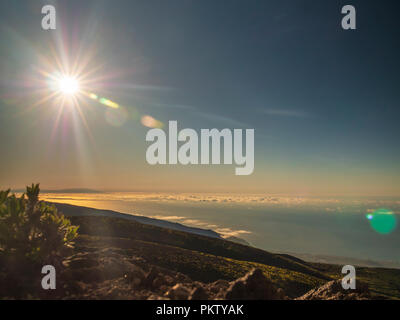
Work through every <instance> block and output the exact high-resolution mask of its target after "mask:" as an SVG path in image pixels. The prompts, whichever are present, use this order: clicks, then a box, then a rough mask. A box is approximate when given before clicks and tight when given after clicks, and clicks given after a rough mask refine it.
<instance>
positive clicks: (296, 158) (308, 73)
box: [0, 0, 400, 195]
mask: <svg viewBox="0 0 400 320" xmlns="http://www.w3.org/2000/svg"><path fill="white" fill-rule="evenodd" d="M53 3H54V4H55V6H56V8H57V14H58V16H57V18H58V28H57V30H56V31H46V32H45V31H43V30H41V28H40V20H41V17H42V16H41V14H40V9H41V5H42V4H40V2H38V1H2V3H1V5H0V16H1V23H0V25H1V29H0V35H1V38H2V39H3V40H2V43H1V45H0V58H1V61H0V70H1V80H0V81H1V82H0V84H1V91H0V94H1V97H2V99H1V101H0V125H1V127H0V134H1V137H2V145H3V146H2V150H6V152H5V155H3V156H2V157H1V159H0V165H1V167H2V168H8V169H7V170H4V171H3V172H2V173H1V174H0V180H1V181H2V182H1V186H2V187H7V186H12V187H20V186H23V185H24V184H28V183H31V182H32V181H37V182H41V183H42V185H44V186H47V187H49V188H61V187H91V188H98V189H119V190H140V189H146V190H149V189H152V190H155V189H162V190H182V189H183V190H186V189H190V190H194V191H196V190H198V191H206V190H213V189H214V188H215V190H218V191H238V192H246V191H248V192H272V193H273V192H278V193H286V192H287V193H319V192H321V193H337V194H343V193H345V194H347V193H354V194H385V195H386V194H390V195H398V193H399V191H400V188H399V183H398V178H399V172H400V171H399V169H400V168H399V163H400V161H399V160H400V154H399V148H398V138H399V136H400V134H399V133H400V132H399V126H398V123H397V122H398V119H399V115H400V112H399V109H398V105H399V98H400V90H399V89H400V88H399V83H400V82H399V81H398V74H399V71H400V61H399V58H398V57H399V49H400V43H399V42H400V40H399V37H398V30H399V24H400V22H399V20H398V19H397V15H398V12H399V11H398V10H399V9H400V8H399V7H400V6H399V5H398V4H397V3H396V2H395V1H380V2H377V1H351V4H353V5H354V6H355V7H356V9H357V30H352V31H344V30H342V28H341V18H342V15H341V13H340V11H341V8H342V6H343V5H345V4H348V3H347V2H344V1H324V2H322V1H320V2H316V1H306V0H301V1H182V0H169V1H153V0H151V1H145V2H144V1H122V0H118V1H113V2H111V1H84V2H82V1H72V0H69V1H57V2H53ZM43 4H47V2H46V3H43ZM60 43H62V44H63V46H61V45H60ZM52 44H56V47H57V54H59V55H60V54H66V55H67V56H68V57H69V58H70V59H71V60H74V59H78V58H77V57H78V53H79V49H81V56H85V52H86V51H90V52H94V54H93V61H91V63H92V64H93V65H98V66H101V69H100V71H99V72H101V73H102V74H103V75H109V76H110V77H109V78H107V79H106V80H104V81H102V82H101V83H100V84H98V88H93V90H94V92H96V93H99V94H101V95H104V96H106V97H107V98H109V99H111V100H113V101H117V102H118V103H119V104H121V105H123V106H125V108H126V110H127V112H128V114H129V117H128V118H127V119H126V121H125V122H124V123H123V124H122V125H120V126H112V125H110V124H109V123H108V122H107V121H106V119H105V117H104V113H105V111H104V108H103V107H100V106H95V103H94V102H88V105H89V106H88V107H87V108H83V112H84V113H85V115H86V119H87V123H88V126H89V128H90V131H91V134H92V137H93V140H90V139H89V137H88V136H87V135H86V134H85V130H84V129H83V126H82V124H80V123H79V121H77V120H73V116H72V115H68V114H67V113H66V114H63V121H64V122H65V123H68V121H69V122H71V124H70V125H69V126H67V127H68V128H75V129H74V130H72V129H65V130H67V132H66V133H65V132H64V134H61V133H60V132H58V133H57V134H56V135H55V136H56V138H54V139H53V140H52V141H51V142H49V139H48V136H49V131H51V127H52V125H51V124H52V123H53V122H54V121H55V114H56V113H55V111H54V109H52V108H54V106H50V103H47V102H46V103H44V104H43V105H41V106H37V107H35V108H32V109H31V110H29V111H26V112H23V113H22V115H21V111H24V110H25V109H27V104H29V103H31V102H32V101H34V98H31V99H30V97H29V94H30V91H29V90H27V89H26V86H24V85H26V81H24V80H23V79H25V77H26V76H27V74H34V70H36V69H35V67H36V66H39V65H40V61H39V60H40V59H38V56H40V55H45V56H46V55H47V54H48V53H49V52H50V47H51V45H52ZM60 47H63V48H64V49H63V50H61V49H60ZM65 48H69V50H68V52H66V49H65ZM78 60H79V59H78ZM40 66H41V65H40ZM30 79H31V78H30ZM21 96H23V98H21ZM141 114H149V115H152V116H153V117H155V118H157V119H159V120H160V121H162V122H164V123H166V122H168V120H178V124H179V126H180V127H181V128H184V127H190V128H194V129H199V128H213V127H216V128H219V129H222V128H225V127H228V128H254V129H255V131H256V134H255V136H256V141H255V148H256V150H255V152H256V161H255V172H254V174H253V175H252V176H250V177H235V176H234V175H233V167H229V168H226V167H222V166H219V167H185V168H183V167H176V166H175V167H171V166H165V167H150V166H148V165H147V163H145V157H144V155H145V150H146V143H145V140H144V137H145V134H146V132H147V130H148V129H147V128H145V127H143V126H141V125H140V123H139V122H138V121H137V119H135V116H134V115H141ZM72 122H74V124H72ZM68 130H71V132H69V131H68ZM93 141H94V142H93Z"/></svg>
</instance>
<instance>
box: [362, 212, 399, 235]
mask: <svg viewBox="0 0 400 320" xmlns="http://www.w3.org/2000/svg"><path fill="white" fill-rule="evenodd" d="M367 219H368V220H369V223H370V225H371V227H372V229H374V230H375V231H376V232H378V233H380V234H389V233H391V232H393V230H394V229H395V228H396V224H397V221H396V215H395V214H393V211H391V210H387V209H378V210H376V211H375V212H373V213H372V214H368V215H367Z"/></svg>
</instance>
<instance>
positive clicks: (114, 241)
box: [70, 216, 400, 298]
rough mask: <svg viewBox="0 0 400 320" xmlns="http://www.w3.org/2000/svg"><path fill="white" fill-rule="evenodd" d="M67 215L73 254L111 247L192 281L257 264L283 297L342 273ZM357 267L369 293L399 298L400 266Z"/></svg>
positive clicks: (219, 243) (173, 233) (231, 275)
mask: <svg viewBox="0 0 400 320" xmlns="http://www.w3.org/2000/svg"><path fill="white" fill-rule="evenodd" d="M70 219H71V221H72V223H73V224H75V225H79V226H80V229H79V233H80V236H79V238H78V240H77V243H76V249H75V251H76V253H77V254H88V253H90V252H104V251H107V250H112V251H113V252H114V254H117V255H120V257H123V259H128V260H129V259H134V260H135V261H141V264H140V263H139V264H140V265H141V267H142V268H144V269H148V268H149V266H152V267H154V268H161V269H160V270H164V272H165V270H167V271H168V272H172V273H177V274H180V275H182V276H183V277H187V278H188V279H190V281H194V282H196V281H198V282H201V283H204V284H207V283H208V284H210V283H213V282H215V281H219V280H221V281H224V280H226V281H234V280H235V279H238V278H240V277H243V276H245V275H246V274H247V273H249V272H250V271H251V270H253V269H259V270H261V271H262V273H263V274H264V276H265V277H266V278H267V279H269V280H270V281H271V282H272V283H273V285H274V286H275V287H276V288H281V289H282V290H283V292H284V293H285V295H286V296H287V297H289V298H296V297H299V296H301V295H304V294H306V293H307V292H308V291H309V290H312V289H314V288H317V287H320V286H323V285H324V284H326V283H327V282H329V281H331V280H334V279H340V278H341V277H342V275H341V273H340V267H339V266H335V265H327V264H315V263H308V262H305V261H303V260H301V259H298V258H295V257H292V256H290V255H287V254H282V255H280V254H272V253H269V252H267V251H264V250H260V249H257V248H253V247H250V246H246V245H242V244H239V243H235V242H231V241H227V240H224V239H219V238H212V237H208V236H202V235H198V234H193V233H187V232H183V231H179V230H173V229H168V228H163V227H159V226H154V225H150V224H143V223H140V222H138V221H135V220H129V221H127V220H126V219H121V218H112V217H98V216H97V217H95V216H71V217H70ZM358 270H359V275H360V280H362V281H363V282H364V283H366V284H368V285H369V286H370V289H371V294H372V296H375V297H379V298H400V291H399V288H400V270H395V269H378V268H360V269H358ZM148 271H149V270H148Z"/></svg>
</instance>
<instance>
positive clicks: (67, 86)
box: [58, 77, 79, 95]
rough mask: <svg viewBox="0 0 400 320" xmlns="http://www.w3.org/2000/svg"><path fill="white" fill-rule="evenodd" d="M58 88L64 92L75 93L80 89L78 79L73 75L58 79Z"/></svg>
mask: <svg viewBox="0 0 400 320" xmlns="http://www.w3.org/2000/svg"><path fill="white" fill-rule="evenodd" d="M58 90H60V92H62V93H64V94H68V95H74V94H75V93H77V92H78V91H79V83H78V80H77V79H75V78H73V77H63V78H61V79H60V80H58Z"/></svg>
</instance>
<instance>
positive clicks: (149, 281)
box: [143, 267, 159, 287]
mask: <svg viewBox="0 0 400 320" xmlns="http://www.w3.org/2000/svg"><path fill="white" fill-rule="evenodd" d="M158 275H159V272H158V271H157V270H156V269H155V268H153V267H152V268H151V269H150V271H149V272H148V273H147V274H146V276H145V278H144V281H143V284H144V285H145V286H148V287H152V286H153V282H154V280H155V279H156V278H157V277H158Z"/></svg>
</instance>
